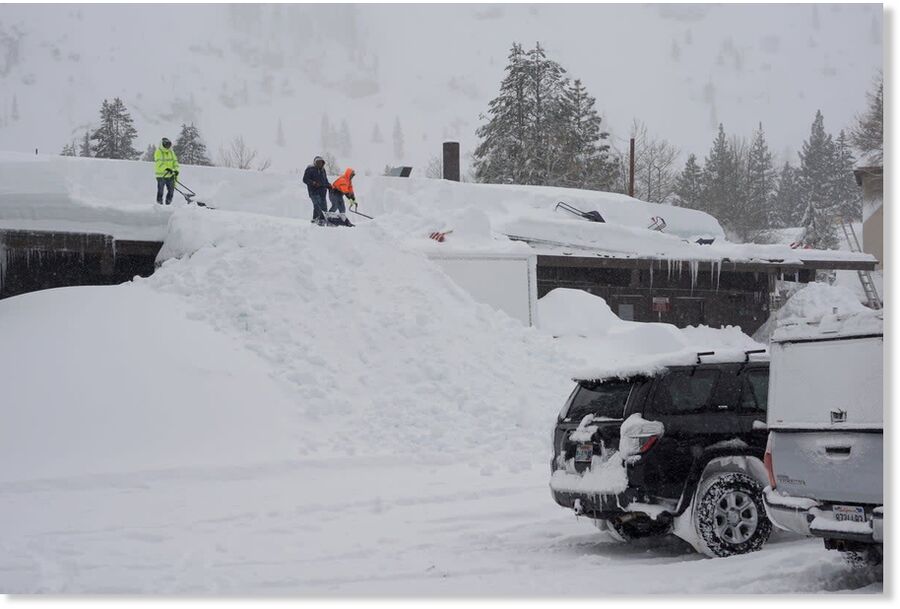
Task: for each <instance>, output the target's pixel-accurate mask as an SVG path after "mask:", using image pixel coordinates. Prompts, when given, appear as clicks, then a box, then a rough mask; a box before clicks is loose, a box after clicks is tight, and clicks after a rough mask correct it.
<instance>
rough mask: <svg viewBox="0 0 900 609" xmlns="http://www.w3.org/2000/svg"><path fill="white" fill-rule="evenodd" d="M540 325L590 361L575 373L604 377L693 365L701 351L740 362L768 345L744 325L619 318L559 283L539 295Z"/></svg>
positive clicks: (582, 376) (598, 300) (595, 298)
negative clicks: (696, 324)
mask: <svg viewBox="0 0 900 609" xmlns="http://www.w3.org/2000/svg"><path fill="white" fill-rule="evenodd" d="M538 320H539V324H540V326H539V327H540V330H541V331H542V332H545V333H547V334H550V335H552V336H554V337H557V342H558V343H559V344H560V346H561V347H562V348H563V349H564V350H565V351H566V352H568V353H570V354H572V355H576V354H577V356H578V357H579V358H580V359H582V360H584V361H586V362H590V363H589V365H588V366H585V367H583V368H581V369H579V370H577V371H575V378H579V379H604V378H613V377H620V378H624V377H628V376H633V375H636V374H655V373H658V372H660V371H661V370H663V369H664V368H665V367H666V366H677V365H689V364H693V363H695V362H696V361H697V353H698V352H701V351H715V355H714V356H709V357H706V358H704V361H710V362H712V361H734V359H735V358H741V359H742V358H743V357H744V352H745V351H749V350H755V349H763V348H764V345H762V344H760V343H757V342H756V341H754V340H753V339H751V338H750V337H749V336H747V335H746V334H744V333H743V332H741V330H740V328H737V327H733V326H727V327H725V328H710V327H708V326H699V327H693V326H691V327H688V328H677V327H675V326H673V325H671V324H663V323H643V322H633V321H623V320H621V319H619V318H618V317H617V316H616V315H615V314H614V313H613V312H612V310H611V309H610V308H609V306H608V305H607V304H606V301H605V300H603V299H602V298H601V297H599V296H595V295H593V294H590V293H588V292H585V291H583V290H573V289H568V288H557V289H555V290H551V291H550V292H549V293H547V294H546V295H545V296H544V297H543V298H541V299H540V300H538Z"/></svg>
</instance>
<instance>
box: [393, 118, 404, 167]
mask: <svg viewBox="0 0 900 609" xmlns="http://www.w3.org/2000/svg"><path fill="white" fill-rule="evenodd" d="M392 136H393V139H394V158H395V159H396V160H398V161H399V160H402V159H403V129H402V128H401V127H400V117H399V116H398V117H397V118H395V119H394V132H393V134H392Z"/></svg>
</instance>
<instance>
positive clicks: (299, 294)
mask: <svg viewBox="0 0 900 609" xmlns="http://www.w3.org/2000/svg"><path fill="white" fill-rule="evenodd" d="M167 230H168V237H167V238H166V241H165V247H164V248H163V250H162V251H161V253H160V260H161V261H162V265H161V267H160V268H159V269H158V271H157V272H156V273H155V274H154V275H153V276H151V277H150V278H147V279H136V280H135V282H133V283H132V284H125V285H121V286H114V287H105V288H78V289H62V290H54V291H47V292H37V293H34V294H29V295H27V296H25V297H19V298H12V299H8V300H5V301H3V302H0V311H2V313H0V320H2V324H0V334H2V335H3V337H4V341H3V343H2V345H0V385H2V386H4V387H13V392H12V394H11V395H9V398H10V399H8V400H4V404H3V406H4V408H3V415H4V426H3V432H4V440H5V441H4V442H3V443H2V446H3V449H2V454H0V457H2V459H0V461H2V462H3V463H4V469H3V475H4V476H6V477H10V478H36V477H47V476H65V475H76V474H96V473H103V472H108V471H134V470H144V469H156V468H165V467H174V466H176V465H179V466H184V467H189V466H191V465H193V464H197V465H200V464H204V463H217V464H231V463H235V464H240V463H247V462H254V461H258V460H284V459H291V458H297V457H300V456H305V455H312V456H326V457H327V456H335V455H340V456H351V455H360V454H361V455H377V454H386V453H389V454H402V455H407V456H409V458H412V459H414V458H416V456H417V455H427V456H429V457H439V458H442V459H448V460H454V459H462V460H468V461H472V462H474V463H483V461H484V455H485V452H484V451H485V447H490V446H495V445H496V446H503V447H504V450H505V451H509V454H515V455H520V457H517V458H521V459H526V460H527V459H530V458H536V459H537V458H541V456H542V455H543V454H544V452H545V450H546V431H547V429H549V427H550V426H551V425H552V421H553V418H554V416H555V413H556V412H557V411H558V409H559V406H560V404H562V402H563V401H564V400H565V397H566V395H567V394H568V393H569V391H570V388H571V380H570V378H569V374H568V368H569V367H571V366H570V365H569V364H568V363H567V361H568V360H567V358H566V356H565V354H563V353H561V352H559V351H558V350H557V348H556V345H555V344H554V342H553V341H552V339H550V338H549V337H545V336H544V335H542V334H540V333H538V332H536V331H534V330H533V329H528V328H525V327H523V326H522V325H521V324H520V323H519V322H518V321H516V320H513V319H511V318H510V317H508V316H506V315H504V314H503V313H499V312H497V311H495V310H494V309H492V308H491V307H488V306H486V305H481V304H477V303H476V302H474V301H473V300H472V298H471V297H470V296H469V295H468V293H466V292H465V291H464V290H462V289H461V288H459V287H458V286H456V285H455V284H454V283H453V282H452V281H451V280H450V279H449V278H448V277H447V276H446V275H445V274H444V273H443V272H442V271H441V270H440V269H439V268H438V267H437V266H436V265H435V264H434V263H433V262H432V261H430V260H429V259H428V258H427V257H426V256H425V255H424V254H422V253H420V252H411V251H407V250H405V249H404V248H403V247H402V246H401V245H400V244H398V243H397V242H396V241H395V240H394V239H393V238H392V237H391V236H390V235H389V234H387V233H386V231H385V230H384V229H383V228H381V227H380V226H378V225H374V224H372V225H368V226H361V227H359V228H357V229H352V230H351V229H321V228H319V227H316V226H312V225H310V224H309V222H308V221H306V220H300V221H296V220H289V219H283V218H273V217H267V216H263V215H257V214H247V213H235V212H218V211H217V212H210V211H208V210H202V209H196V208H186V209H176V210H175V211H174V212H173V213H172V215H171V218H170V222H169V224H168V228H167ZM63 311H64V312H65V315H61V314H60V313H61V312H63ZM48 371H53V375H54V376H55V375H57V374H59V375H60V379H59V380H58V381H56V382H54V383H47V382H46V375H47V374H48ZM23 379H24V380H23ZM48 422H49V425H48ZM57 422H58V425H59V426H58V427H57V426H56V425H57ZM245 446H246V452H244V447H245Z"/></svg>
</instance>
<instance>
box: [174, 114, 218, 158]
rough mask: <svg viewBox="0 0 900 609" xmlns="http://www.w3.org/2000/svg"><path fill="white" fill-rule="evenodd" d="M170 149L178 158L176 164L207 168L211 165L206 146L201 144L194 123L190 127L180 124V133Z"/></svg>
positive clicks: (201, 140) (198, 132)
mask: <svg viewBox="0 0 900 609" xmlns="http://www.w3.org/2000/svg"><path fill="white" fill-rule="evenodd" d="M172 148H173V149H174V150H175V154H176V155H177V156H178V162H179V163H181V164H182V165H203V166H207V167H208V166H210V165H212V162H211V161H210V160H209V155H208V154H207V152H206V144H204V143H203V138H201V137H200V130H199V129H197V127H195V126H194V123H191V124H190V125H187V124H184V123H182V124H181V133H179V134H178V138H177V139H176V140H175V144H174V146H172Z"/></svg>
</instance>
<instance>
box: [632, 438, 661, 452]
mask: <svg viewBox="0 0 900 609" xmlns="http://www.w3.org/2000/svg"><path fill="white" fill-rule="evenodd" d="M660 437H662V435H661V434H660V435H658V436H646V437H643V438H638V441H639V442H640V448H639V449H638V451H639V452H640V453H641V454H644V453H645V452H647V451H648V450H650V449H651V448H653V445H654V444H656V441H657V440H659V439H660Z"/></svg>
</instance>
